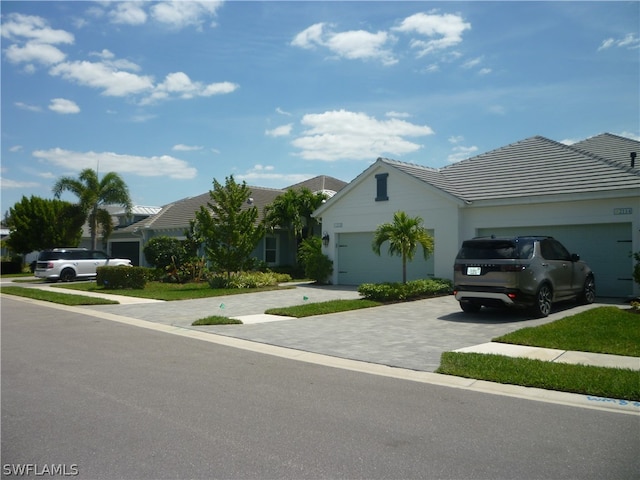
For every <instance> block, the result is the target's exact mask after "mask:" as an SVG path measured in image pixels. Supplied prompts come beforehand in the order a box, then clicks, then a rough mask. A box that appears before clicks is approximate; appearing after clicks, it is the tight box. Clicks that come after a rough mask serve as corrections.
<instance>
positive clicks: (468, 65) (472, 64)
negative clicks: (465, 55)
mask: <svg viewBox="0 0 640 480" xmlns="http://www.w3.org/2000/svg"><path fill="white" fill-rule="evenodd" d="M481 63H482V57H476V58H472V59H471V60H467V61H466V62H464V63H463V64H462V68H466V69H469V68H473V67H477V66H478V65H480V64H481Z"/></svg>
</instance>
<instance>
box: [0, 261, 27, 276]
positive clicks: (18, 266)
mask: <svg viewBox="0 0 640 480" xmlns="http://www.w3.org/2000/svg"><path fill="white" fill-rule="evenodd" d="M0 271H1V272H2V273H5V274H13V273H22V258H18V259H13V260H10V261H8V262H5V261H3V262H2V264H1V265H0Z"/></svg>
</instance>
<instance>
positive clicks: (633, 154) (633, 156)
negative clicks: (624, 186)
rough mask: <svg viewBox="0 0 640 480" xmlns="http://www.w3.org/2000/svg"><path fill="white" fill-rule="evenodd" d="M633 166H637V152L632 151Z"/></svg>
mask: <svg viewBox="0 0 640 480" xmlns="http://www.w3.org/2000/svg"><path fill="white" fill-rule="evenodd" d="M630 155H631V168H635V166H636V152H631V154H630Z"/></svg>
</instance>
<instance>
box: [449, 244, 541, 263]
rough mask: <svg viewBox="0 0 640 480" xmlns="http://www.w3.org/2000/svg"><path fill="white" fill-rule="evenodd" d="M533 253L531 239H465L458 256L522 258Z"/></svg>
mask: <svg viewBox="0 0 640 480" xmlns="http://www.w3.org/2000/svg"><path fill="white" fill-rule="evenodd" d="M532 254H533V240H530V239H522V240H486V239H485V240H480V239H478V240H466V241H465V242H463V243H462V248H461V249H460V252H458V258H461V259H476V260H490V259H493V260H496V259H507V260H508V259H513V260H524V259H527V258H531V255H532Z"/></svg>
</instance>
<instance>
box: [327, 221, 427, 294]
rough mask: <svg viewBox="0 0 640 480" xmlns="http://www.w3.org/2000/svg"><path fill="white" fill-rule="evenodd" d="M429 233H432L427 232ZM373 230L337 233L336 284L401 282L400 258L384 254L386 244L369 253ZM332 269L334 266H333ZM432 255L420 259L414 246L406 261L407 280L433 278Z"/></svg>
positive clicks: (387, 246)
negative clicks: (413, 253) (378, 253)
mask: <svg viewBox="0 0 640 480" xmlns="http://www.w3.org/2000/svg"><path fill="white" fill-rule="evenodd" d="M429 234H430V235H433V232H431V231H430V232H429ZM372 241H373V232H362V233H341V234H339V235H338V254H337V269H338V283H339V284H340V285H360V284H361V283H382V282H401V281H402V258H401V257H397V256H391V255H389V254H388V250H389V244H388V243H385V244H383V245H382V248H381V249H380V256H378V255H376V254H375V253H373V250H372V249H371V242H372ZM334 268H336V265H334ZM433 269H434V266H433V258H429V259H428V260H424V257H423V255H422V247H420V246H419V247H418V249H417V250H416V255H415V257H414V258H413V261H411V262H407V280H417V279H420V278H428V277H433Z"/></svg>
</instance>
